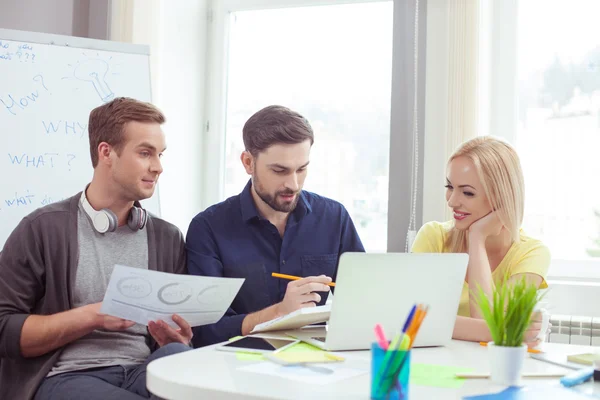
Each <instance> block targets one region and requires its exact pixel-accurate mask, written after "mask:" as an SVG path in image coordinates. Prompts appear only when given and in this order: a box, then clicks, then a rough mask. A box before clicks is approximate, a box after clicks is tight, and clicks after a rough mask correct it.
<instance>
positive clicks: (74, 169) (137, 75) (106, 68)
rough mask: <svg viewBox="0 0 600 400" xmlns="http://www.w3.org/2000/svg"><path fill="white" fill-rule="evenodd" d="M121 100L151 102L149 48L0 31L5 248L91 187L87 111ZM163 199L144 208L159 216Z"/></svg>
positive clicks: (0, 243) (0, 219)
mask: <svg viewBox="0 0 600 400" xmlns="http://www.w3.org/2000/svg"><path fill="white" fill-rule="evenodd" d="M119 96H127V97H133V98H135V99H138V100H142V101H148V102H149V101H151V89H150V67H149V50H148V47H147V46H139V45H130V44H123V43H115V42H107V41H100V40H93V39H83V38H74V37H68V36H60V35H48V34H41V33H33V32H21V31H13V30H5V29H0V127H1V128H0V171H1V179H0V249H1V248H2V247H4V243H5V241H6V239H7V237H8V236H9V235H10V233H11V232H12V230H13V229H14V228H15V227H16V226H17V224H18V223H19V222H20V220H21V219H22V218H23V217H24V216H26V215H27V214H29V213H31V212H32V211H34V210H35V209H36V208H38V207H42V206H45V205H47V204H50V203H53V202H56V201H60V200H62V199H65V198H68V197H70V196H73V195H74V194H76V193H77V192H79V191H81V190H83V189H84V188H85V185H86V184H87V183H89V182H90V181H91V179H92V174H93V168H92V162H91V159H90V148H89V139H88V131H87V125H88V118H89V113H90V111H91V110H92V109H93V108H95V107H97V106H99V105H101V104H103V103H105V102H108V101H110V100H111V99H113V98H115V97H119ZM158 198H159V196H158V190H157V191H155V193H154V196H153V197H152V198H150V199H147V200H144V201H143V202H142V206H143V207H144V208H146V209H147V210H148V211H150V212H152V213H154V214H157V215H160V204H159V200H158Z"/></svg>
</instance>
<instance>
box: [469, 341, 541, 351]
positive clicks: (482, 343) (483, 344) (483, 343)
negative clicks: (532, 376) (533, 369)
mask: <svg viewBox="0 0 600 400" xmlns="http://www.w3.org/2000/svg"><path fill="white" fill-rule="evenodd" d="M479 344H480V345H482V346H487V345H488V344H487V342H479ZM527 352H528V353H536V354H537V353H543V351H541V350H538V349H530V348H527Z"/></svg>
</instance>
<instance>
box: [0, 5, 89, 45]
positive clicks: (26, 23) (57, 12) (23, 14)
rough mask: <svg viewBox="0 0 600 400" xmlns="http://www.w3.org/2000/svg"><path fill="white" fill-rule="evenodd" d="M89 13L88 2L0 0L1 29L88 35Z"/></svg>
mask: <svg viewBox="0 0 600 400" xmlns="http://www.w3.org/2000/svg"><path fill="white" fill-rule="evenodd" d="M88 10H89V2H86V1H84V2H81V1H77V0H54V1H39V0H0V28H5V29H18V30H22V31H34V32H44V33H55V34H59V35H71V36H72V35H76V36H86V35H87V26H88V16H89V13H88ZM84 31H85V32H84Z"/></svg>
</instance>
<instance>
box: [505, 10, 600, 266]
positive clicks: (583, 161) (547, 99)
mask: <svg viewBox="0 0 600 400" xmlns="http://www.w3.org/2000/svg"><path fill="white" fill-rule="evenodd" d="M518 12H519V23H518V31H517V32H518V34H517V55H518V58H517V60H518V61H517V74H518V86H517V97H518V111H517V131H516V132H517V134H516V147H517V150H518V151H519V154H520V156H521V160H522V164H523V169H524V172H525V182H526V185H527V193H526V205H525V219H524V224H523V225H524V226H523V227H524V229H525V230H526V231H527V233H529V234H531V235H532V236H534V237H537V238H540V239H541V240H543V241H544V242H545V244H546V245H547V246H548V247H549V248H550V249H551V252H552V256H553V259H562V260H569V263H570V264H571V265H573V264H580V265H581V264H582V263H583V264H585V265H593V266H595V268H597V269H598V270H599V272H600V258H599V257H600V185H599V184H598V183H599V182H600V113H599V110H600V25H598V24H597V21H596V16H597V15H599V14H600V2H598V1H597V0H577V1H566V0H563V1H553V2H547V1H542V0H539V1H532V0H527V1H525V0H522V1H520V2H519V6H518ZM541 13H543V17H541V15H540V14H541ZM594 259H595V260H597V261H598V262H592V261H593V260H594ZM578 260H579V263H577V261H578ZM553 264H554V263H553ZM559 264H560V263H559ZM565 274H567V275H570V274H571V273H570V272H569V271H567V272H566V273H565Z"/></svg>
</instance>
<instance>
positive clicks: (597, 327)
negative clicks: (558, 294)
mask: <svg viewBox="0 0 600 400" xmlns="http://www.w3.org/2000/svg"><path fill="white" fill-rule="evenodd" d="M550 323H551V324H552V327H551V328H550V333H549V334H548V337H547V341H548V342H550V343H566V344H579V345H584V346H600V317H580V316H572V315H551V316H550Z"/></svg>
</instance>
